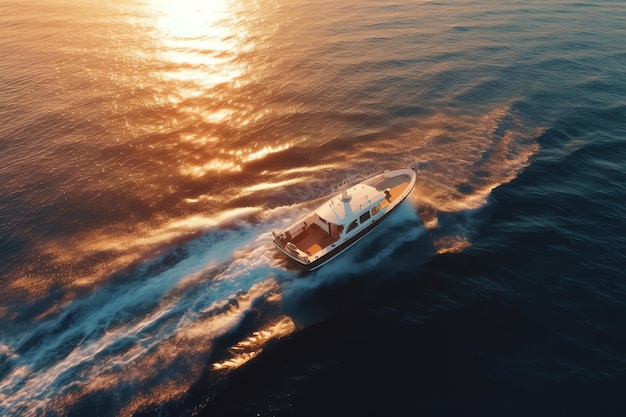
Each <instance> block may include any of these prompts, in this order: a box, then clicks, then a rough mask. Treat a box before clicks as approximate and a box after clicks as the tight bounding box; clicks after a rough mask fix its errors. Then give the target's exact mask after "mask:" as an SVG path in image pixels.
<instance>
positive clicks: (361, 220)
mask: <svg viewBox="0 0 626 417" xmlns="http://www.w3.org/2000/svg"><path fill="white" fill-rule="evenodd" d="M369 218H370V212H369V211H366V212H365V213H363V214H361V217H359V221H360V222H361V224H363V223H365V222H366V221H367V220H368V219H369Z"/></svg>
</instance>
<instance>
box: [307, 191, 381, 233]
mask: <svg viewBox="0 0 626 417" xmlns="http://www.w3.org/2000/svg"><path fill="white" fill-rule="evenodd" d="M347 192H348V195H350V196H351V197H352V198H351V199H350V200H349V201H344V200H343V199H342V198H341V194H338V195H336V196H335V197H333V198H332V199H331V200H330V201H329V202H326V203H324V205H322V206H321V207H320V208H318V209H317V211H316V213H317V215H318V216H320V217H321V218H323V219H324V220H326V221H329V222H331V223H336V224H343V225H347V224H348V223H350V222H351V221H352V220H353V219H355V218H356V217H357V216H358V215H359V214H361V213H362V212H363V211H364V210H366V209H367V208H369V207H371V206H372V205H374V204H376V203H378V202H380V201H381V200H383V199H384V198H385V194H384V193H383V192H382V191H378V190H377V189H376V188H374V187H372V186H369V185H366V184H358V185H355V186H354V187H352V188H349V189H348V190H347Z"/></svg>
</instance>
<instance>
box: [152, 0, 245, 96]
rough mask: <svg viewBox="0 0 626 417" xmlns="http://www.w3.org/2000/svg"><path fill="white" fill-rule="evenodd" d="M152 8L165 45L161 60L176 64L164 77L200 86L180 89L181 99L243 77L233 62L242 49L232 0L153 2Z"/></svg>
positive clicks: (164, 73) (240, 70)
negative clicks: (193, 88)
mask: <svg viewBox="0 0 626 417" xmlns="http://www.w3.org/2000/svg"><path fill="white" fill-rule="evenodd" d="M149 7H150V9H151V11H152V13H153V14H154V17H155V19H156V20H155V29H156V30H157V31H158V35H157V36H158V37H159V38H160V40H161V42H162V44H163V49H162V50H161V58H162V59H163V60H164V61H168V62H170V63H172V64H173V66H172V68H173V69H172V70H171V71H164V72H163V74H162V76H163V78H164V79H166V80H174V81H182V82H183V85H188V84H189V83H191V84H192V85H196V86H197V89H196V90H192V89H189V88H185V89H179V90H178V91H177V93H178V95H179V96H180V97H181V98H187V97H190V96H195V95H201V94H203V92H204V90H205V89H206V88H210V87H214V86H215V85H217V84H220V83H224V82H229V81H232V80H234V79H235V78H237V77H238V76H240V75H242V74H243V70H242V68H241V67H240V66H239V65H237V64H236V63H234V62H233V59H232V58H233V56H236V54H237V51H238V50H239V49H240V45H239V42H238V39H239V37H238V36H237V31H236V28H235V26H234V22H236V18H235V15H234V9H235V8H234V2H233V1H231V0H211V1H204V0H152V1H151V2H150V3H149ZM239 35H241V33H239ZM171 84H172V85H175V84H174V83H171Z"/></svg>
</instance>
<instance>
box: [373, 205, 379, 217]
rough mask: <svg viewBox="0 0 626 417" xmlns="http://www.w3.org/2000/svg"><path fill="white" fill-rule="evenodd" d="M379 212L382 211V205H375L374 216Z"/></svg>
mask: <svg viewBox="0 0 626 417" xmlns="http://www.w3.org/2000/svg"><path fill="white" fill-rule="evenodd" d="M378 213H380V206H374V207H373V208H372V216H375V215H377V214H378Z"/></svg>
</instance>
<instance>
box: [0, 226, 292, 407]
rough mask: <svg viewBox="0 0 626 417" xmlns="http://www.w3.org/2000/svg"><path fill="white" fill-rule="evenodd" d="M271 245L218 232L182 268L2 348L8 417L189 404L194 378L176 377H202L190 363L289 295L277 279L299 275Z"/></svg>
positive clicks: (84, 305)
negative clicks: (109, 403)
mask: <svg viewBox="0 0 626 417" xmlns="http://www.w3.org/2000/svg"><path fill="white" fill-rule="evenodd" d="M270 226H271V224H270ZM270 236H271V235H270V234H269V230H268V224H256V225H251V224H248V225H246V226H243V227H239V228H236V229H227V230H219V229H218V230H212V231H209V232H208V233H207V234H206V235H205V236H204V237H202V238H200V239H197V240H195V241H193V242H191V243H189V244H188V245H187V246H186V248H185V253H186V257H185V258H184V259H181V260H179V261H178V262H177V263H176V264H174V265H172V266H169V265H166V266H167V267H166V268H164V267H163V266H162V265H158V266H159V267H158V268H157V272H156V273H154V274H151V273H150V271H151V270H152V269H151V268H150V267H146V268H140V269H139V270H138V271H137V272H135V273H133V274H131V275H129V276H128V277H127V279H126V280H124V281H121V280H118V281H116V282H115V283H111V284H110V285H108V286H105V287H102V288H100V289H98V290H96V291H94V292H93V293H91V294H90V295H89V296H87V297H85V298H82V299H78V298H76V299H74V300H73V301H71V302H70V303H69V304H68V305H66V306H65V307H63V309H62V311H61V312H60V314H58V315H57V316H55V317H52V318H48V319H45V320H42V321H41V322H39V323H37V324H36V325H35V326H33V328H31V329H28V330H25V331H23V332H21V334H22V336H21V337H14V338H13V339H12V340H11V339H10V338H9V340H6V341H1V342H0V346H3V349H2V351H3V352H4V353H3V356H4V357H5V358H6V361H7V362H8V363H9V370H8V372H7V374H6V376H5V377H4V378H3V379H2V380H0V403H1V405H0V414H8V415H11V414H15V415H18V414H19V415H39V414H41V413H42V412H43V410H55V412H58V413H60V414H63V413H64V412H66V410H67V409H68V407H71V406H72V404H73V403H75V402H76V401H80V399H81V398H82V397H84V396H90V395H95V393H98V392H100V393H102V392H108V393H109V394H108V395H112V396H113V395H115V396H118V397H122V398H124V395H123V394H125V396H126V398H127V402H128V405H127V407H129V408H128V410H127V411H128V412H129V413H132V412H133V410H136V408H137V407H140V406H145V405H146V404H148V403H149V402H150V401H154V399H153V398H152V397H154V395H155V392H157V391H158V392H160V393H161V394H160V395H164V396H165V397H164V398H161V399H162V400H164V401H165V400H168V399H171V398H172V397H175V396H176V395H180V394H181V392H184V389H185V387H188V385H189V384H190V383H191V382H190V381H192V380H193V378H191V379H190V378H188V377H187V378H186V380H185V379H184V378H183V379H182V380H181V381H178V380H177V379H176V376H173V377H172V376H171V375H170V376H167V375H169V374H168V372H170V373H172V374H174V375H178V374H185V375H187V376H189V375H198V374H199V372H200V369H199V368H198V366H199V365H198V364H201V363H203V361H202V360H197V361H195V362H194V361H192V360H190V358H192V357H197V356H198V355H206V354H208V353H209V352H210V351H211V346H212V341H213V340H214V339H215V338H216V337H219V336H221V335H223V334H225V333H226V332H229V331H232V329H234V328H235V327H236V326H237V325H238V323H239V322H240V321H241V319H242V317H243V315H244V314H245V312H246V311H249V310H250V309H252V308H253V305H254V302H255V300H258V299H263V298H267V297H269V295H270V294H272V293H275V292H277V291H279V288H278V287H277V284H276V277H279V278H280V277H282V278H280V279H284V278H285V277H286V275H285V274H287V275H288V274H289V273H288V272H287V271H283V270H280V269H278V268H276V267H275V266H274V265H273V260H272V258H271V257H269V256H268V250H267V249H268V247H267V245H266V244H265V243H267V242H268V241H269V240H270ZM15 334H20V332H18V333H15ZM191 340H193V341H194V342H193V343H189V341H191ZM155 361H156V362H159V366H155V363H156V362H155ZM185 370H187V372H186V371H185ZM162 374H166V375H165V376H164V375H162ZM163 380H165V381H168V380H169V381H170V385H171V386H178V388H177V389H173V388H171V386H170V385H168V383H167V382H163ZM124 381H125V382H124ZM172 381H178V382H177V383H176V384H172V383H171V382H172ZM139 386H145V387H147V388H146V389H147V392H144V391H142V389H139V388H138V387H139ZM165 386H170V388H165ZM124 387H125V388H124ZM129 387H135V388H129ZM112 390H113V391H116V390H117V391H119V392H116V393H113V392H111V391H112ZM120 390H121V391H120ZM181 390H182V391H181ZM151 398H152V399H151ZM118 400H120V399H119V398H118ZM141 401H144V402H141ZM122 402H123V401H122ZM133 404H134V405H133Z"/></svg>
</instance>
